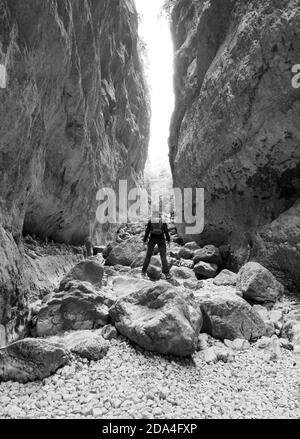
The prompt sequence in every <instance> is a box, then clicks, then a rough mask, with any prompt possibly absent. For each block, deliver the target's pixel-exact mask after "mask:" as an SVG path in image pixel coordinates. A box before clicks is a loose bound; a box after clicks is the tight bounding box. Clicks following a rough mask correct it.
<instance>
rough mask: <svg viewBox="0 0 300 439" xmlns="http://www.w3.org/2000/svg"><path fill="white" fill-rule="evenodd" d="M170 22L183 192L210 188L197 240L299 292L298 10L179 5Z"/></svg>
mask: <svg viewBox="0 0 300 439" xmlns="http://www.w3.org/2000/svg"><path fill="white" fill-rule="evenodd" d="M171 21H172V33H173V39H174V46H175V94H176V107H175V111H174V114H173V118H172V122H171V134H170V145H169V146H170V162H171V168H172V173H173V178H174V185H175V187H181V188H183V187H187V188H189V187H199V188H204V189H205V229H204V231H203V233H202V234H201V236H198V237H197V238H198V240H199V242H200V243H202V244H206V243H213V244H216V245H223V244H228V243H229V244H230V245H231V261H230V265H231V267H232V268H237V267H238V266H240V265H241V264H243V263H244V262H246V261H248V260H258V261H260V262H262V263H264V265H266V266H267V267H268V268H270V269H271V270H272V271H273V272H274V273H275V274H276V275H277V277H279V278H280V280H281V281H283V282H284V283H285V284H286V286H287V287H289V288H290V289H293V288H296V289H297V288H298V287H299V286H300V275H299V273H300V216H299V201H298V200H299V199H300V89H296V88H293V87H292V77H293V74H292V67H293V65H295V64H299V63H300V5H299V2H298V1H296V0H280V1H279V0H265V1H260V0H247V1H246V0H208V1H204V0H191V1H188V2H187V1H184V0H176V1H175V6H174V8H173V10H172V20H171ZM183 231H184V229H183V227H181V232H183ZM190 238H191V237H186V239H190ZM192 238H193V239H195V236H193V237H192Z"/></svg>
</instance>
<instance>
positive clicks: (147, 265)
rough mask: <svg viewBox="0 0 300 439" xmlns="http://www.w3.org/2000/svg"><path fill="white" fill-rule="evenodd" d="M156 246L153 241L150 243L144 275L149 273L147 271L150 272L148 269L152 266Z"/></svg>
mask: <svg viewBox="0 0 300 439" xmlns="http://www.w3.org/2000/svg"><path fill="white" fill-rule="evenodd" d="M155 245H156V244H155V243H153V242H151V241H149V243H148V249H147V254H146V258H145V261H144V265H143V270H142V271H143V273H147V270H148V267H149V264H150V261H151V258H152V255H153V251H154V247H155Z"/></svg>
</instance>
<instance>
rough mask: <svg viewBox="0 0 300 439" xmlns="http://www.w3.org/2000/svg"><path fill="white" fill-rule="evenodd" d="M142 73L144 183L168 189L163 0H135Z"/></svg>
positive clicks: (167, 44)
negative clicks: (145, 95) (146, 135)
mask: <svg viewBox="0 0 300 439" xmlns="http://www.w3.org/2000/svg"><path fill="white" fill-rule="evenodd" d="M135 4H136V8H137V11H138V14H139V34H140V38H141V44H142V53H143V57H144V64H145V75H146V79H147V83H148V88H149V93H150V100H151V113H152V116H151V128H150V142H149V149H148V160H147V164H146V169H145V183H146V185H147V186H148V187H151V189H152V190H154V191H156V190H160V191H163V192H164V191H167V192H168V191H169V190H170V189H171V188H172V185H173V184H172V174H171V169H170V163H169V146H168V139H169V131H170V121H171V116H172V113H173V111H174V105H175V97H174V88H173V75H174V65H173V63H174V48H173V41H172V36H171V29H170V19H169V14H168V12H167V10H166V8H165V5H166V1H165V0H152V1H151V2H149V1H145V0H135Z"/></svg>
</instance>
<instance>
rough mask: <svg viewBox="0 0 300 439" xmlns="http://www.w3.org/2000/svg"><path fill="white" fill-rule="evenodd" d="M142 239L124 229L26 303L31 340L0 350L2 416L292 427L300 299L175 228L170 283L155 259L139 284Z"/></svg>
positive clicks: (299, 391) (297, 406)
mask: <svg viewBox="0 0 300 439" xmlns="http://www.w3.org/2000/svg"><path fill="white" fill-rule="evenodd" d="M142 233H143V229H142V228H141V227H138V228H136V229H134V230H131V229H130V228H127V229H126V228H121V229H120V230H119V233H118V237H117V240H116V242H113V243H111V245H110V246H108V247H97V248H94V256H93V257H89V258H88V259H85V260H84V259H83V260H81V262H79V263H78V264H77V265H75V266H74V267H73V268H72V269H71V270H70V271H69V272H68V273H67V274H66V275H65V276H64V277H63V278H62V279H60V283H59V285H58V286H57V288H56V289H55V290H54V291H53V292H52V293H50V294H48V295H46V296H45V297H43V298H42V299H41V300H38V301H36V302H35V303H33V304H32V305H31V316H32V318H31V322H30V327H29V333H28V337H27V338H25V339H24V340H21V341H19V342H17V343H13V344H11V345H8V346H6V347H5V348H3V349H0V417H1V418H13V419H22V418H93V419H95V418H97V419H99V418H108V419H111V418H136V419H141V418H142V419H153V418H154V419H160V418H163V419H164V418H169V419H178V418H181V419H188V418H193V419H202V418H203V419H212V418H213V419H218V418H226V419H227V418H233V419H238V418H242V419H252V418H259V419H261V418H268V419H270V418H276V419H278V418H294V419H295V418H299V417H300V324H299V322H300V306H299V298H298V297H297V296H294V297H292V296H290V295H289V294H287V291H284V288H283V286H282V285H281V284H280V283H279V282H278V281H277V280H276V278H275V277H274V276H273V275H272V273H270V272H269V271H268V270H266V269H265V268H264V267H262V266H261V265H260V264H257V263H248V264H246V265H244V266H243V267H242V268H241V270H240V271H239V273H238V274H237V273H233V272H231V271H229V270H227V269H224V268H225V265H224V262H225V260H226V259H225V258H226V252H224V249H223V248H222V249H218V248H216V247H214V246H206V247H204V248H200V247H199V246H198V245H197V244H196V243H195V242H190V243H187V244H185V245H182V242H181V238H180V237H179V236H178V235H177V234H176V230H175V229H173V230H171V234H172V241H173V242H172V245H171V249H170V256H169V262H170V266H172V268H171V274H172V279H171V281H170V282H166V281H164V280H163V281H160V280H159V278H160V276H161V265H160V261H159V257H158V256H154V257H153V259H152V261H151V270H150V271H149V272H148V275H149V278H150V279H144V278H143V277H142V276H141V263H142V261H143V259H144V256H145V252H144V249H143V245H142ZM81 257H82V256H81ZM104 264H105V265H104ZM156 280H157V281H156ZM1 380H2V382H1Z"/></svg>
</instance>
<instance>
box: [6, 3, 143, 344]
mask: <svg viewBox="0 0 300 439" xmlns="http://www.w3.org/2000/svg"><path fill="white" fill-rule="evenodd" d="M137 29H138V16H137V12H136V9H135V6H134V2H133V0H126V1H122V0H114V1H110V0H88V1H85V0H66V1H62V0H49V1H40V0H30V1H26V2H24V1H23V0H0V63H1V64H4V65H5V66H6V69H7V87H6V88H5V89H1V90H0V325H1V324H2V325H3V326H7V324H8V323H9V321H10V310H11V306H12V304H14V305H15V304H18V306H20V307H21V308H22V307H24V306H25V305H24V304H25V300H24V299H23V296H24V295H25V296H26V295H28V293H29V292H30V288H29V281H28V277H29V273H28V270H27V267H26V264H25V260H24V249H23V246H22V243H21V239H20V237H21V235H22V232H26V233H29V234H31V235H32V234H36V235H38V236H40V237H42V238H50V239H53V240H54V241H56V242H57V241H58V242H64V243H71V244H83V243H84V242H85V241H86V240H87V239H88V238H91V237H92V238H96V237H97V238H99V239H102V240H105V238H106V237H109V236H110V230H109V228H105V227H102V226H101V227H100V226H96V221H95V213H96V209H97V201H96V193H97V191H98V190H99V189H100V188H101V187H112V188H115V187H116V186H117V182H118V181H119V179H126V180H128V183H129V186H133V185H135V183H136V182H138V181H139V178H140V176H141V173H142V172H143V169H144V165H145V162H146V158H147V145H148V137H149V119H150V109H149V100H148V93H147V87H146V85H145V80H144V74H143V66H142V64H141V58H140V54H139V38H138V33H137ZM8 336H9V337H8V338H11V337H10V335H9V334H8Z"/></svg>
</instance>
